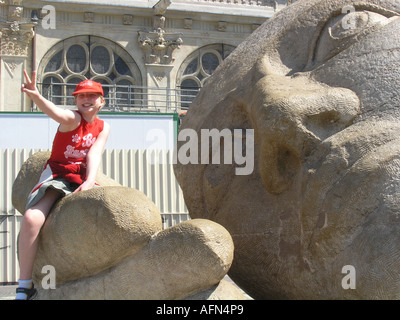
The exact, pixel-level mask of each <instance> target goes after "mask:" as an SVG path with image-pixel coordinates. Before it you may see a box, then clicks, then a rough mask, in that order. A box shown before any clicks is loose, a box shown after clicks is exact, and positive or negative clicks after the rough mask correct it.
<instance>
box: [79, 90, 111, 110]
mask: <svg viewBox="0 0 400 320" xmlns="http://www.w3.org/2000/svg"><path fill="white" fill-rule="evenodd" d="M75 102H76V105H77V107H78V110H79V111H81V112H88V111H96V112H98V111H99V110H100V109H101V108H102V107H103V106H104V97H103V96H102V95H101V94H99V93H92V92H85V93H79V94H77V95H76V96H75Z"/></svg>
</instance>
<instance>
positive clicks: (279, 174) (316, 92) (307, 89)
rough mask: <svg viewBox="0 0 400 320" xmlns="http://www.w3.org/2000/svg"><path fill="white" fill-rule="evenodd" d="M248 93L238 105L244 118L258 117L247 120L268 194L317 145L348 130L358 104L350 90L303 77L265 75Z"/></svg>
mask: <svg viewBox="0 0 400 320" xmlns="http://www.w3.org/2000/svg"><path fill="white" fill-rule="evenodd" d="M267 69H268V68H264V70H267ZM250 88H251V89H249V94H247V97H246V98H245V99H243V101H247V103H246V104H247V112H248V113H249V114H257V117H253V119H252V121H253V125H254V128H255V130H256V137H257V140H258V141H257V144H258V146H259V148H260V152H259V159H258V160H259V161H258V163H259V169H260V173H261V177H262V180H263V183H264V185H265V187H266V189H267V191H268V192H270V193H273V194H279V193H282V192H284V191H285V190H287V189H288V188H289V187H290V185H291V184H292V182H293V181H294V179H295V176H296V175H297V174H298V173H299V172H300V168H301V166H302V163H304V161H305V160H306V158H307V157H308V156H309V155H310V154H311V153H312V152H313V150H315V148H316V147H317V145H318V144H319V143H321V142H322V141H323V140H325V139H326V138H328V137H330V136H332V135H334V134H335V133H337V132H340V131H341V130H343V129H344V128H346V127H347V126H348V125H350V124H351V123H352V121H353V120H354V119H355V118H356V116H357V115H358V113H359V108H360V102H359V99H358V97H357V96H356V95H355V94H354V93H353V92H352V91H350V90H348V89H344V88H332V87H328V86H326V85H323V84H320V83H316V82H314V81H312V80H310V79H308V78H307V77H305V76H292V77H289V76H284V75H277V74H273V73H269V74H267V75H265V76H264V77H262V78H261V79H260V80H258V81H257V82H256V83H255V85H254V86H251V87H250ZM242 92H243V91H242Z"/></svg>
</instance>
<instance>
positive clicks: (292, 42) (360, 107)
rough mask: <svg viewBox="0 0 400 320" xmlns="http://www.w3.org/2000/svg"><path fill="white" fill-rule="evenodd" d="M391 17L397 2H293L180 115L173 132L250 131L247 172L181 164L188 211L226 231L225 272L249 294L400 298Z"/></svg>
mask: <svg viewBox="0 0 400 320" xmlns="http://www.w3.org/2000/svg"><path fill="white" fill-rule="evenodd" d="M399 12H400V3H399V2H398V1H393V0H379V1H378V0H371V1H350V0H346V1H344V0H335V1H331V0H300V1H297V2H295V3H294V4H292V5H290V6H289V7H287V8H286V9H284V10H282V11H281V12H279V13H278V14H277V15H275V16H274V18H272V19H270V20H268V21H266V22H265V23H264V24H263V25H262V26H260V27H259V28H258V29H257V30H256V31H255V32H254V33H253V34H252V35H251V36H250V37H249V38H248V39H247V40H246V41H245V42H243V43H242V44H241V45H240V46H239V47H238V48H237V49H236V50H235V51H234V52H233V53H232V54H231V55H230V56H229V57H228V58H227V59H226V60H225V61H224V63H223V64H222V65H221V66H220V68H218V69H217V70H216V72H215V73H214V74H213V75H212V76H211V77H210V79H209V81H208V83H207V84H206V86H205V87H204V88H203V89H202V91H201V92H200V94H199V95H198V97H197V98H196V99H195V101H194V102H193V104H192V106H191V109H190V110H189V112H188V114H187V116H186V117H185V119H184V121H183V125H182V127H181V130H184V129H187V128H191V129H194V130H195V131H196V132H197V133H198V134H199V135H200V134H201V132H202V131H201V130H202V129H212V128H216V129H219V130H223V129H225V128H228V129H230V130H232V131H233V130H234V129H253V130H254V131H251V130H247V131H244V130H243V132H247V133H250V132H254V148H253V149H251V148H248V149H245V148H244V147H243V152H246V150H247V152H250V151H254V152H253V155H254V167H253V170H252V172H251V173H250V174H242V175H239V174H237V170H235V169H236V168H235V167H237V164H235V163H233V164H224V163H223V161H221V164H215V163H214V164H213V163H212V162H211V163H210V164H202V163H204V162H201V161H199V164H191V163H188V164H183V163H181V162H180V161H179V158H178V163H177V164H176V166H175V172H176V176H177V178H178V181H179V183H180V185H181V187H182V189H183V192H184V195H185V201H186V204H187V206H188V209H189V212H190V215H191V216H192V217H203V218H207V219H212V220H214V221H216V222H218V223H220V224H222V225H223V226H224V227H226V228H227V229H228V231H229V232H230V233H231V235H232V237H233V240H234V244H235V258H234V262H233V266H232V268H231V270H230V273H229V274H230V276H231V277H232V279H233V280H234V281H235V282H236V283H237V284H239V285H240V286H241V287H242V288H243V289H244V290H245V291H247V293H249V294H250V295H251V296H253V297H254V298H264V299H266V298H276V299H303V298H308V299H309V298H311V299H318V298H322V299H363V298H365V299H368V298H397V297H399V292H400V121H399V120H400V110H399V107H400V96H399V91H400V18H399ZM242 139H243V142H246V141H247V142H251V140H252V139H250V137H246V136H243V137H242ZM200 141H201V139H199V143H200ZM182 143H183V142H181V145H182ZM181 145H178V148H179V147H180V146H181ZM244 145H245V144H243V146H244ZM210 150H211V147H210ZM211 151H212V150H211ZM211 151H210V152H211ZM222 151H225V150H222ZM222 151H221V153H222ZM247 156H249V155H247Z"/></svg>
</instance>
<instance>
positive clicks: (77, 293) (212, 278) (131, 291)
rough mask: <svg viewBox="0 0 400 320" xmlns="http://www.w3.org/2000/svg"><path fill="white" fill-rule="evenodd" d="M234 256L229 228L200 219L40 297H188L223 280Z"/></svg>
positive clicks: (164, 231)
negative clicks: (85, 276) (99, 270)
mask: <svg viewBox="0 0 400 320" xmlns="http://www.w3.org/2000/svg"><path fill="white" fill-rule="evenodd" d="M232 259H233V242H232V238H231V237H230V235H229V233H228V232H227V231H226V229H225V228H223V227H222V226H220V225H219V224H217V223H215V222H212V221H208V220H204V219H194V220H189V221H185V222H182V223H180V224H178V225H175V226H173V227H170V228H168V229H166V230H163V231H161V232H160V233H158V234H157V235H155V236H154V237H153V238H152V239H151V241H150V242H148V244H147V245H146V246H145V247H143V249H142V250H140V251H139V252H138V253H137V254H134V255H131V256H129V257H128V258H126V259H125V260H123V261H122V262H121V263H119V264H117V265H116V266H114V267H112V268H110V269H109V270H106V271H105V272H102V273H99V274H97V275H94V276H92V277H87V278H85V279H80V280H77V281H70V282H67V283H64V284H61V285H60V286H59V287H58V288H57V290H40V292H39V295H38V297H39V299H73V300H84V299H91V300H97V299H107V300H112V299H120V300H123V299H134V300H148V299H151V300H165V299H167V300H171V299H183V298H185V297H187V296H191V295H193V294H194V293H198V292H201V291H204V290H206V289H209V288H211V287H213V286H214V285H215V284H217V283H219V282H220V280H221V279H222V278H223V277H224V276H225V275H226V273H227V272H228V269H229V267H230V266H231V263H232ZM211 290H213V289H211ZM235 292H236V290H235ZM229 296H230V297H231V296H232V294H229Z"/></svg>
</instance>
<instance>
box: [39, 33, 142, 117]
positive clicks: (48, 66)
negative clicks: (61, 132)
mask: <svg viewBox="0 0 400 320" xmlns="http://www.w3.org/2000/svg"><path fill="white" fill-rule="evenodd" d="M38 75H39V79H38V82H40V83H41V86H42V87H41V89H42V94H43V96H45V97H47V98H50V99H51V100H52V101H53V102H54V103H55V104H56V105H71V106H72V105H74V99H73V98H72V97H71V94H72V92H73V91H74V89H75V86H76V84H78V83H79V82H81V81H82V80H85V79H92V80H95V81H97V82H100V83H101V84H102V85H103V89H104V96H105V99H106V106H105V109H110V110H111V109H113V110H115V109H121V108H124V107H130V106H132V105H133V104H134V97H135V93H134V92H133V91H132V90H133V87H132V86H141V85H142V77H141V73H140V71H139V68H138V66H137V64H136V63H135V61H134V60H133V58H132V57H131V56H130V55H129V54H128V53H127V52H126V51H125V50H124V49H123V48H122V47H120V46H119V45H117V44H115V43H114V42H112V41H110V40H107V39H104V38H101V37H96V36H77V37H73V38H68V39H65V40H63V41H61V42H59V43H58V44H56V45H55V46H53V47H52V48H51V49H50V50H49V52H47V54H46V55H45V56H44V58H43V59H42V61H41V64H40V66H39V70H38Z"/></svg>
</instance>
